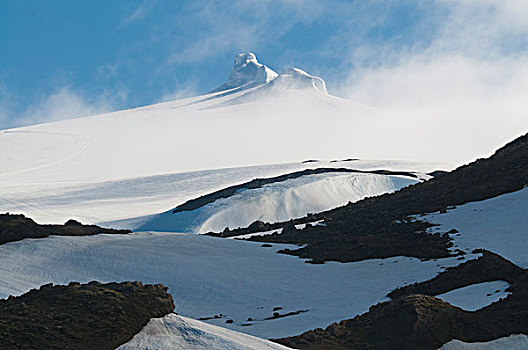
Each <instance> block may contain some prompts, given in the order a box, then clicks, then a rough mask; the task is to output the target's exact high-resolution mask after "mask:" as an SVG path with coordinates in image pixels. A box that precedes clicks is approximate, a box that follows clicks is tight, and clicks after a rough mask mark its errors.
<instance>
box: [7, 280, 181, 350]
mask: <svg viewBox="0 0 528 350" xmlns="http://www.w3.org/2000/svg"><path fill="white" fill-rule="evenodd" d="M173 309H174V302H173V299H172V296H171V295H170V294H169V293H167V287H165V286H163V285H161V284H156V285H149V284H146V285H143V284H142V283H141V282H123V283H107V284H101V283H99V282H90V283H88V284H80V283H75V282H72V283H70V284H69V285H67V286H58V285H57V286H54V285H52V284H46V285H43V286H41V287H40V289H38V290H36V289H32V290H30V291H29V292H27V293H25V294H23V295H21V296H18V297H9V298H8V299H4V300H0V348H1V349H97V350H104V349H115V348H116V347H118V346H119V345H121V344H124V343H126V342H127V341H129V340H130V339H132V337H133V336H134V335H135V334H137V333H138V332H139V331H140V330H141V329H142V328H143V327H144V326H145V325H146V324H147V323H148V322H149V320H150V319H151V318H155V317H163V316H165V315H167V314H168V313H170V312H172V310H173Z"/></svg>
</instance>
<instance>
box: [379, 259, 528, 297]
mask: <svg viewBox="0 0 528 350" xmlns="http://www.w3.org/2000/svg"><path fill="white" fill-rule="evenodd" d="M477 252H480V253H482V256H481V257H479V258H478V259H475V260H469V261H467V262H465V263H463V264H461V265H458V266H453V267H448V268H447V269H446V270H445V271H443V272H441V273H440V274H438V276H436V277H435V278H433V279H431V280H428V281H425V282H421V283H415V284H411V285H408V286H405V287H401V288H398V289H396V290H394V291H392V292H390V293H389V294H388V295H387V296H388V297H390V298H391V299H397V298H400V297H403V296H407V295H412V294H424V295H431V296H434V295H439V294H444V293H447V292H449V291H451V290H454V289H458V288H462V287H465V286H469V285H471V284H476V283H482V282H491V281H496V280H503V281H506V282H509V283H514V282H515V281H516V280H518V279H519V278H520V277H521V276H522V275H523V274H524V273H525V272H524V270H523V269H521V268H520V267H518V266H517V265H515V264H513V263H512V262H510V261H508V260H506V259H504V258H503V257H502V256H500V255H498V254H495V253H492V252H490V251H487V250H477V251H475V252H474V253H477ZM527 303H528V300H527Z"/></svg>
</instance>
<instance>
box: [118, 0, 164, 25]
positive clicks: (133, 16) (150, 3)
mask: <svg viewBox="0 0 528 350" xmlns="http://www.w3.org/2000/svg"><path fill="white" fill-rule="evenodd" d="M156 3H157V0H143V1H142V2H141V4H140V5H139V6H137V7H136V8H135V9H134V10H133V11H132V12H131V13H130V14H129V15H127V16H125V17H123V19H122V20H121V23H120V24H119V25H120V26H121V27H123V26H126V25H128V24H131V23H134V22H137V21H139V20H142V19H144V18H145V17H146V16H147V14H148V12H149V11H150V10H151V9H152V8H153V7H154V6H155V5H156Z"/></svg>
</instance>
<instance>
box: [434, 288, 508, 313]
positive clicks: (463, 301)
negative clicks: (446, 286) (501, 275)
mask: <svg viewBox="0 0 528 350" xmlns="http://www.w3.org/2000/svg"><path fill="white" fill-rule="evenodd" d="M509 286H510V284H509V283H508V282H506V281H493V282H483V283H476V284H472V285H469V286H466V287H462V288H458V289H455V290H452V291H449V292H447V293H444V294H440V295H437V296H436V297H437V298H439V299H442V300H443V301H446V302H448V303H449V304H451V305H453V306H457V307H459V308H461V309H463V310H466V311H476V310H478V309H482V308H483V307H485V306H488V305H490V304H492V303H494V302H496V301H499V299H501V298H506V297H507V296H508V295H509V294H510V293H508V292H506V291H505V290H506V289H507V288H508V287H509Z"/></svg>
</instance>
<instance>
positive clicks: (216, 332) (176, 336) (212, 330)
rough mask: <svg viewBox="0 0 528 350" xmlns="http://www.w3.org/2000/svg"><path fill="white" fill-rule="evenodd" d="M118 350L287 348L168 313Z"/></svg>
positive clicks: (267, 349)
mask: <svg viewBox="0 0 528 350" xmlns="http://www.w3.org/2000/svg"><path fill="white" fill-rule="evenodd" d="M118 349H119V350H134V349H142V350H146V349H148V350H166V349H174V350H212V349H214V350H280V349H289V348H287V347H285V346H282V345H279V344H276V343H273V342H270V341H268V340H264V339H260V338H256V337H253V336H250V335H247V334H242V333H238V332H234V331H232V330H229V329H225V328H221V327H217V326H213V325H210V324H207V323H204V322H200V321H196V320H193V319H191V318H187V317H183V316H178V315H175V314H169V315H167V316H165V317H163V318H154V319H152V320H150V322H149V323H148V324H147V325H146V326H145V327H144V328H143V329H142V330H141V331H140V332H139V333H138V334H136V335H135V336H134V338H133V339H132V340H130V341H129V342H127V343H125V344H123V345H121V346H120V347H119V348H118Z"/></svg>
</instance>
